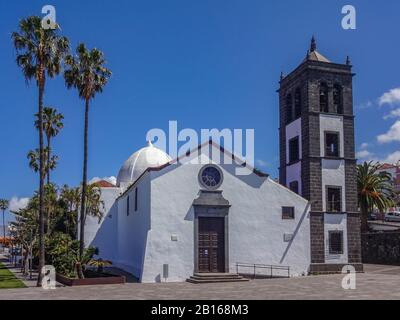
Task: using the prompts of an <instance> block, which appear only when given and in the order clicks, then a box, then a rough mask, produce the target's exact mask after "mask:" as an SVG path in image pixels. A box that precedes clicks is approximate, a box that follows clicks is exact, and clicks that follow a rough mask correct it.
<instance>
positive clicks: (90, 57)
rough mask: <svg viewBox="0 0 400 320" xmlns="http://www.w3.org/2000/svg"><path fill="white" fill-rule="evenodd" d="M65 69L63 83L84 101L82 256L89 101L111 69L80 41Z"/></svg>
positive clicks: (95, 50) (82, 247)
mask: <svg viewBox="0 0 400 320" xmlns="http://www.w3.org/2000/svg"><path fill="white" fill-rule="evenodd" d="M65 62H66V64H67V70H66V71H65V73H64V78H65V83H66V85H67V87H68V89H70V88H75V89H77V90H78V92H79V97H80V98H81V99H82V100H84V101H85V131H84V152H83V178H82V195H81V209H80V234H79V240H80V246H79V254H80V255H81V256H82V254H83V251H84V247H85V242H84V237H85V235H84V232H85V210H86V209H85V208H86V207H85V205H86V191H87V162H88V130H89V103H90V100H91V99H94V98H95V96H96V94H97V93H101V92H103V89H104V87H105V86H106V84H107V82H108V80H109V78H110V76H111V71H110V70H108V69H107V68H106V67H105V64H106V61H105V59H104V54H103V53H102V52H101V51H100V50H98V49H92V50H88V49H87V48H86V46H85V45H84V44H83V43H81V44H79V45H78V47H77V49H76V56H72V55H70V56H68V57H67V58H66V59H65Z"/></svg>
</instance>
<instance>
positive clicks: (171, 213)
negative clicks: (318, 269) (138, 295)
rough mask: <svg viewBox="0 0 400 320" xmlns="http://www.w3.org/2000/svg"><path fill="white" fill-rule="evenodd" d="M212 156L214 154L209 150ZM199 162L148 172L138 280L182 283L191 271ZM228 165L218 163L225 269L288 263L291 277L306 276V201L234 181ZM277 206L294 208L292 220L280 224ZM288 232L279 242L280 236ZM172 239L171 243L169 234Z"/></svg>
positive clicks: (263, 181)
mask: <svg viewBox="0 0 400 320" xmlns="http://www.w3.org/2000/svg"><path fill="white" fill-rule="evenodd" d="M213 152H220V151H219V150H218V149H215V148H213ZM201 167H202V165H201V164H196V165H195V164H186V165H181V166H178V167H177V166H170V167H167V168H165V169H164V170H162V171H160V172H151V180H152V182H151V230H150V231H149V232H148V238H147V246H146V257H145V261H144V270H143V277H142V281H143V282H157V281H161V280H162V279H161V278H162V270H163V264H169V272H170V274H169V281H184V280H185V279H187V278H189V277H190V276H191V275H193V271H194V225H193V219H194V210H193V208H192V203H193V200H194V199H195V198H197V197H198V195H199V190H200V189H201V186H200V184H199V182H198V173H199V171H200V169H201ZM234 169H235V166H234V165H223V166H222V170H223V173H224V177H225V179H224V183H223V184H222V186H221V188H220V189H221V190H223V196H224V197H225V198H226V199H227V200H229V201H230V203H231V205H232V207H231V209H230V213H229V251H230V252H229V257H230V271H231V272H236V262H244V263H260V264H273V265H288V266H290V267H291V270H292V275H299V274H302V273H304V274H306V273H307V271H308V267H309V265H310V240H309V239H310V227H309V215H308V207H307V205H308V202H307V201H306V200H304V199H303V198H301V197H299V196H298V195H296V194H294V193H292V192H291V191H289V190H288V189H286V188H284V187H282V186H280V185H279V184H277V183H275V182H273V181H272V180H271V179H267V178H261V177H258V176H256V175H255V174H251V175H250V176H243V177H238V176H235V175H234ZM282 206H295V207H296V219H295V220H282ZM285 233H291V234H294V238H293V241H291V242H284V234H285ZM172 235H174V236H177V238H178V241H171V236H172Z"/></svg>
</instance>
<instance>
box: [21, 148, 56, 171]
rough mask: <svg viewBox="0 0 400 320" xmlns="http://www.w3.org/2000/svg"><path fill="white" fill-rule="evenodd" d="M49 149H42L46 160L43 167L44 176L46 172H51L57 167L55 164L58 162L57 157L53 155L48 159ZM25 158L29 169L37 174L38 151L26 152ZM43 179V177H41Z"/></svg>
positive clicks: (38, 163)
mask: <svg viewBox="0 0 400 320" xmlns="http://www.w3.org/2000/svg"><path fill="white" fill-rule="evenodd" d="M49 154H50V152H49V149H48V148H47V147H46V148H44V155H45V158H46V159H47V161H46V163H45V165H44V169H45V170H44V174H45V175H46V172H50V171H53V170H54V169H55V168H56V167H57V162H58V157H57V156H56V155H53V156H51V157H49ZM27 158H28V160H29V168H31V169H32V170H33V171H35V172H39V170H40V161H39V160H40V151H39V149H35V150H31V151H29V152H28V155H27ZM43 178H45V176H43Z"/></svg>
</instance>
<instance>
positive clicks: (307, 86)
mask: <svg viewBox="0 0 400 320" xmlns="http://www.w3.org/2000/svg"><path fill="white" fill-rule="evenodd" d="M353 76H354V74H353V73H352V66H351V62H350V59H349V58H347V59H346V62H345V63H344V64H338V63H333V62H331V61H329V60H328V59H327V58H326V57H324V56H323V55H321V54H320V53H319V52H318V51H317V44H316V41H315V39H314V37H313V38H312V41H311V46H310V49H309V50H308V52H307V54H306V57H305V59H304V60H303V61H302V63H301V64H300V65H299V66H298V67H297V68H296V69H295V70H294V71H292V72H291V73H290V74H289V75H287V76H284V75H283V74H282V75H281V79H280V89H279V90H278V92H279V101H280V102H279V108H280V129H279V130H280V169H279V170H280V172H279V175H280V183H281V184H283V185H285V186H287V187H288V188H290V189H291V190H292V191H293V192H296V193H298V194H299V195H301V196H303V197H304V198H306V199H308V200H309V201H310V233H311V235H310V239H311V241H310V243H311V248H310V249H311V265H310V272H311V273H319V272H337V271H340V270H341V269H342V267H343V266H344V265H348V264H350V265H353V266H354V267H355V268H356V270H357V271H360V270H362V264H361V236H360V214H359V212H358V204H357V171H356V159H355V146H354V113H353V87H352V79H353Z"/></svg>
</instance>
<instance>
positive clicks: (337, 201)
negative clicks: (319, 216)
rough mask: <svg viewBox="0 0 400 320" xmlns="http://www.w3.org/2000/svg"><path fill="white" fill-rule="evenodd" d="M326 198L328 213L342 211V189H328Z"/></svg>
mask: <svg viewBox="0 0 400 320" xmlns="http://www.w3.org/2000/svg"><path fill="white" fill-rule="evenodd" d="M326 197H327V199H326V211H327V212H341V211H342V189H341V188H340V187H327V188H326Z"/></svg>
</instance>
